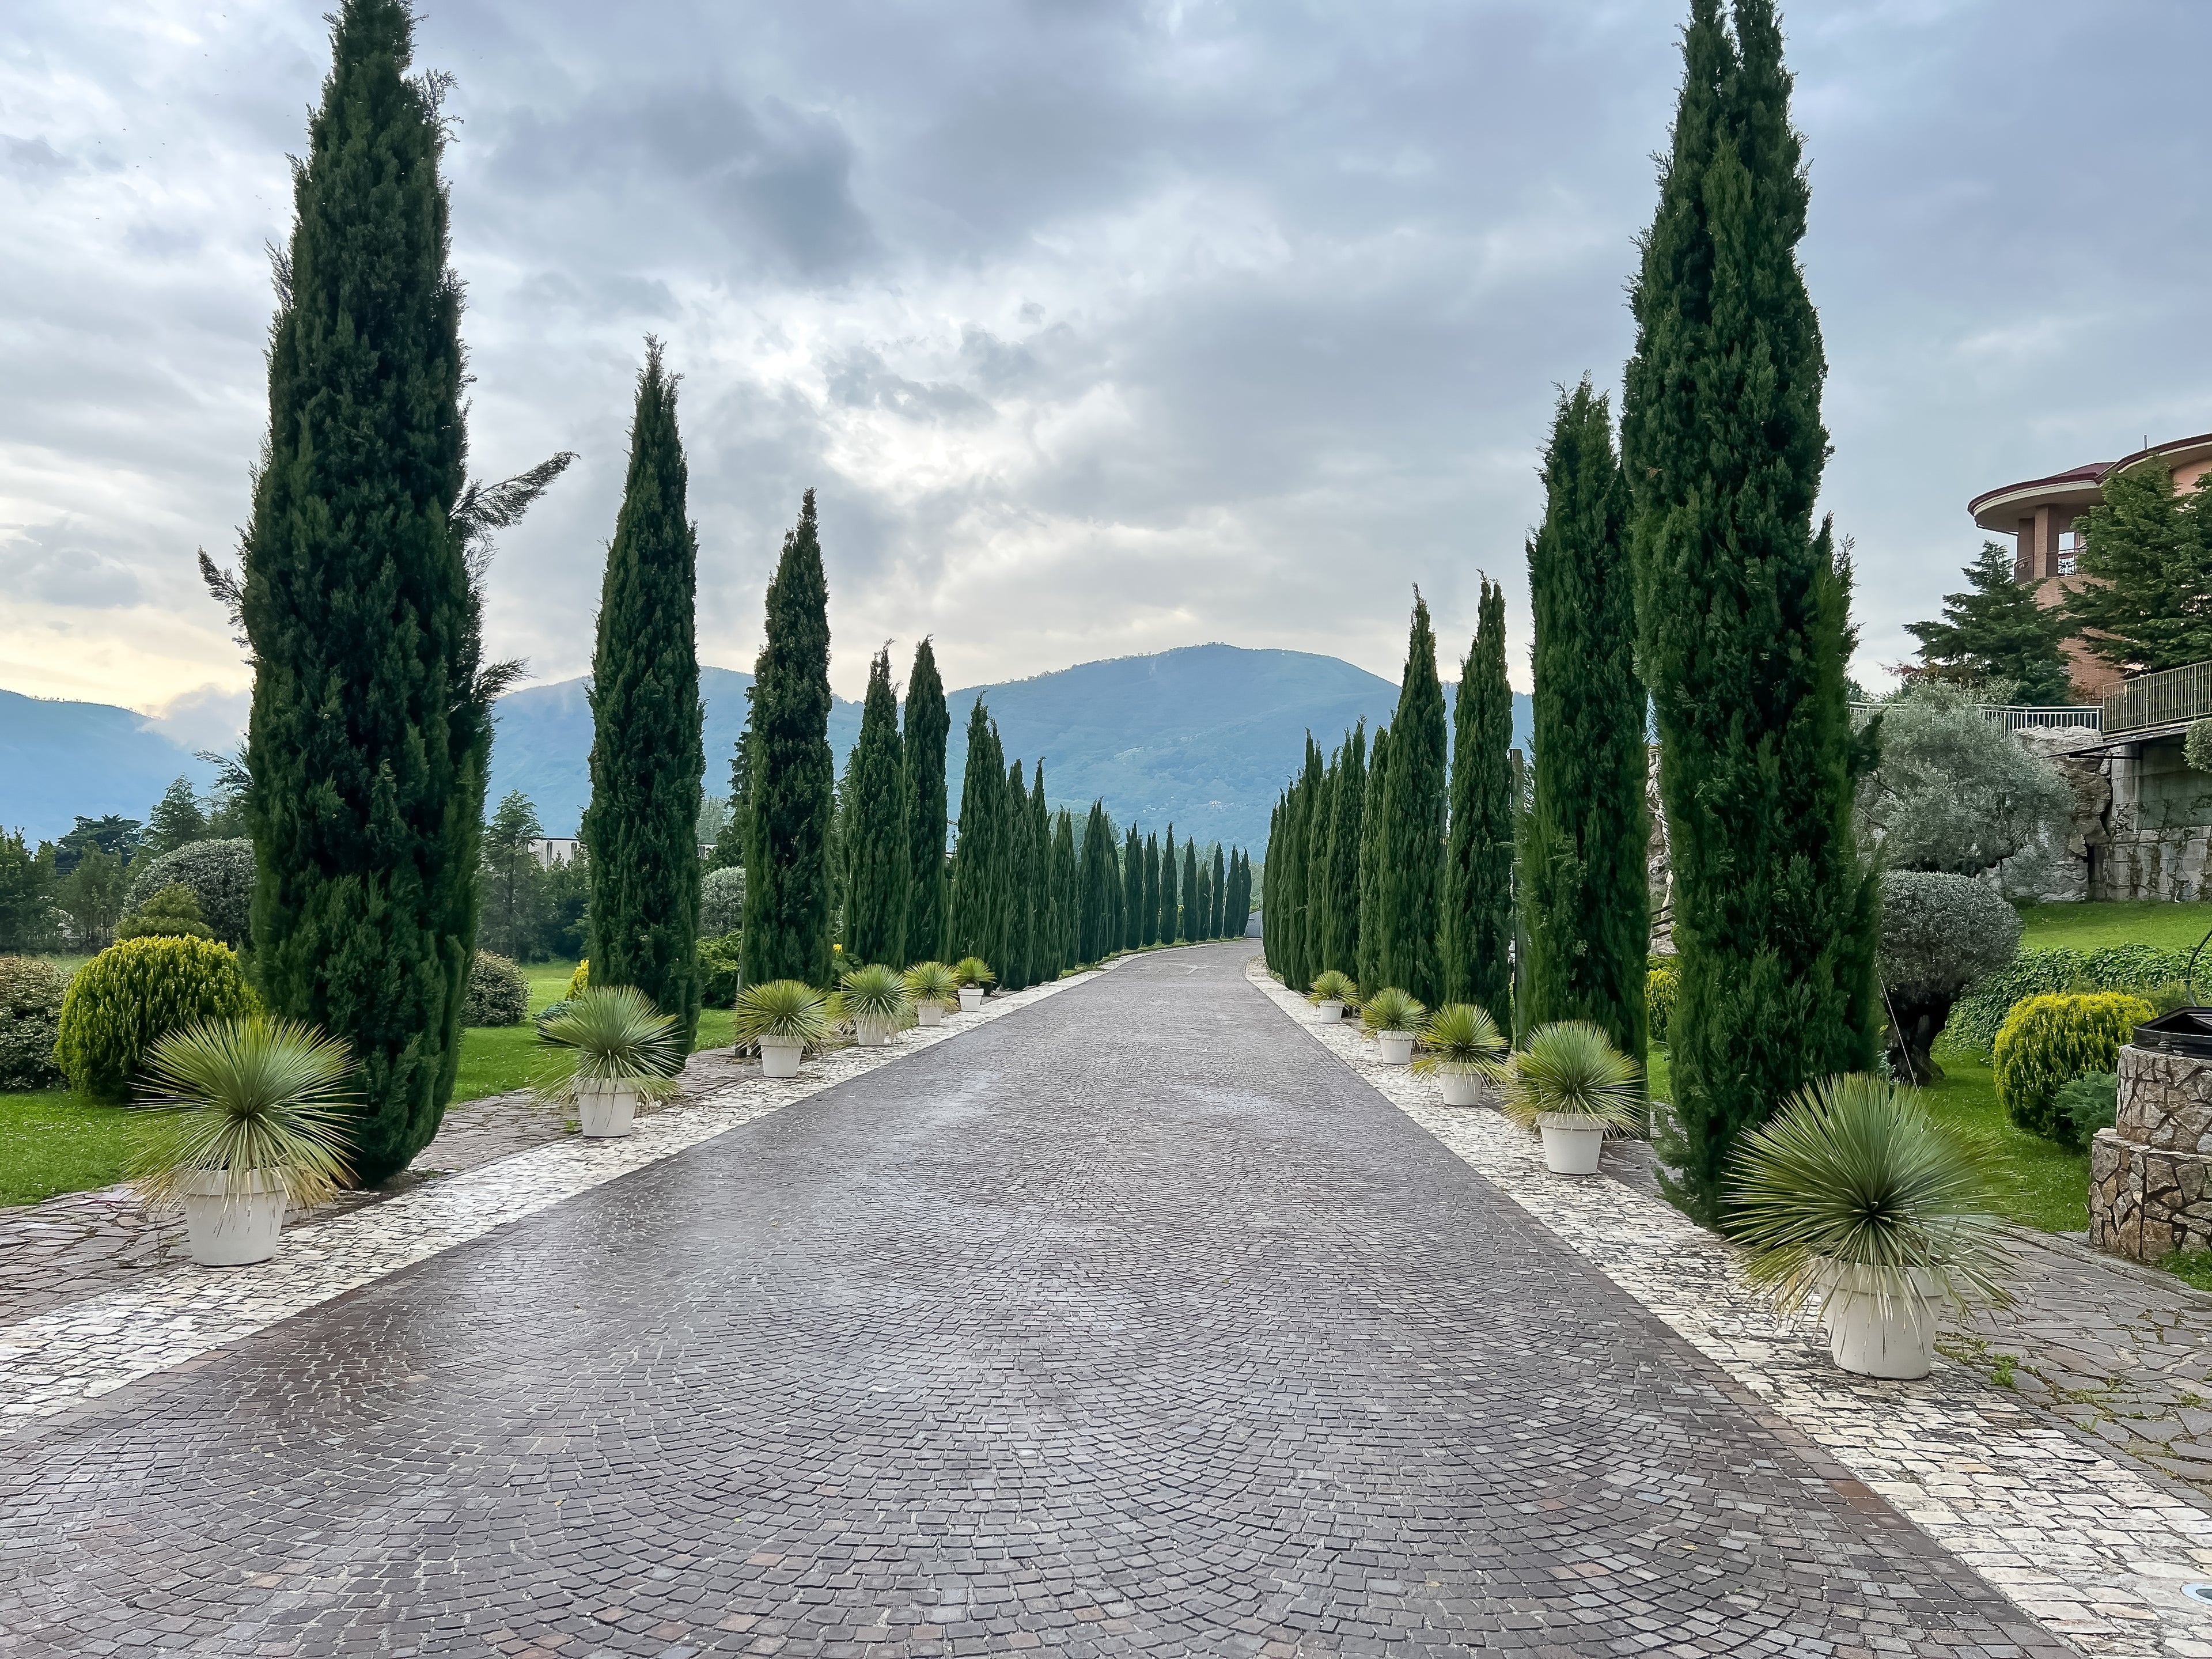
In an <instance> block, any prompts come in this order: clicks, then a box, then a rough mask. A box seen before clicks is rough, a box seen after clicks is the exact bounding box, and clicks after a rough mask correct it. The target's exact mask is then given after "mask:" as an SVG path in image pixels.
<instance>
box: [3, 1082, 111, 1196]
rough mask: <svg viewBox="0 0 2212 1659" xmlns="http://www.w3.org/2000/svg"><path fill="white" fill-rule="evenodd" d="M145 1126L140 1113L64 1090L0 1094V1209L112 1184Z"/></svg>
mask: <svg viewBox="0 0 2212 1659" xmlns="http://www.w3.org/2000/svg"><path fill="white" fill-rule="evenodd" d="M146 1128H147V1120H146V1118H145V1117H144V1116H143V1115H140V1114H138V1113H137V1112H133V1111H131V1110H130V1109H127V1108H125V1107H121V1106H92V1105H88V1104H86V1103H84V1102H82V1101H81V1100H79V1099H78V1098H77V1097H76V1096H75V1095H73V1094H71V1093H70V1091H68V1090H67V1089H41V1090H39V1091H35V1092H33V1093H29V1094H8V1095H0V1206H5V1205H10V1204H36V1203H37V1202H38V1201H39V1200H41V1199H46V1198H52V1197H54V1196H55V1195H56V1194H60V1193H81V1192H84V1191H86V1190H88V1189H89V1188H94V1187H112V1186H113V1185H114V1184H115V1183H116V1182H118V1181H120V1180H122V1179H123V1174H124V1170H125V1167H126V1166H127V1165H128V1164H130V1161H131V1153H132V1152H135V1151H136V1150H137V1146H138V1137H139V1136H140V1135H142V1134H143V1133H145V1130H146Z"/></svg>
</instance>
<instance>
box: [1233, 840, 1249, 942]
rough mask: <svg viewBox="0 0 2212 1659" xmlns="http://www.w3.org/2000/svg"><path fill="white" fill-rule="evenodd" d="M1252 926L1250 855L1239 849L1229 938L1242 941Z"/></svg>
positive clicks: (1243, 849) (1246, 850)
mask: <svg viewBox="0 0 2212 1659" xmlns="http://www.w3.org/2000/svg"><path fill="white" fill-rule="evenodd" d="M1251 926H1252V854H1251V853H1250V851H1249V849H1247V848H1238V849H1237V908H1235V909H1234V910H1233V911H1232V912H1231V915H1230V922H1229V931H1230V933H1231V937H1233V938H1236V939H1243V937H1244V935H1245V933H1247V932H1248V931H1249V929H1250V928H1251Z"/></svg>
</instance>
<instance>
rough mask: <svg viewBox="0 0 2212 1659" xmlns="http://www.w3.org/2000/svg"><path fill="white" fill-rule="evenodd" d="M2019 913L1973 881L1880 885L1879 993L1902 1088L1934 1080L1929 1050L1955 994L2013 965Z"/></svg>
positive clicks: (1898, 874)
mask: <svg viewBox="0 0 2212 1659" xmlns="http://www.w3.org/2000/svg"><path fill="white" fill-rule="evenodd" d="M2019 948H2020V912H2019V911H2017V910H2015V909H2014V908H2012V906H2010V905H2009V904H2007V903H2006V902H2004V901H2003V900H2002V898H2000V897H1998V896H1997V895H1996V890H1994V889H1993V888H1991V887H1990V885H1989V884H1987V883H1986V882H1980V881H1977V880H1975V879H1974V878H1972V876H1957V875H1944V874H1941V873H1938V872H1933V871H1925V870H1892V871H1889V872H1886V873H1885V874H1884V875H1883V877H1882V878H1881V958H1880V961H1881V989H1882V995H1883V998H1884V1001H1885V1006H1886V1007H1887V1012H1888V1015H1889V1064H1890V1069H1891V1071H1892V1073H1894V1074H1895V1075H1896V1076H1898V1077H1899V1078H1900V1079H1904V1080H1905V1081H1907V1082H1912V1083H1926V1082H1929V1081H1930V1080H1931V1079H1935V1078H1936V1077H1939V1076H1941V1075H1942V1073H1940V1072H1939V1071H1938V1070H1937V1068H1936V1062H1935V1061H1934V1060H1932V1059H1930V1058H1929V1053H1928V1051H1929V1048H1932V1047H1934V1046H1935V1042H1936V1036H1937V1034H1938V1033H1939V1032H1941V1031H1942V1029H1943V1023H1944V1022H1945V1021H1946V1020H1948V1018H1950V1017H1951V1005H1952V1003H1953V1002H1954V1001H1955V1000H1957V998H1958V995H1959V993H1960V991H1961V990H1963V989H1964V988H1965V987H1966V986H1968V985H1969V984H1971V983H1972V982H1973V981H1975V980H1977V979H1979V978H1980V977H1982V975H1985V974H1993V973H1996V972H1997V971H1998V970H1999V969H2002V968H2003V967H2004V966H2005V964H2006V963H2009V962H2010V961H2011V960H2012V959H2013V955H2014V953H2015V951H2018V950H2019Z"/></svg>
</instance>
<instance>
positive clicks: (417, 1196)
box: [0, 958, 1126, 1437]
mask: <svg viewBox="0 0 2212 1659" xmlns="http://www.w3.org/2000/svg"><path fill="white" fill-rule="evenodd" d="M1121 960H1126V958H1117V959H1116V960H1115V962H1109V963H1107V964H1106V965H1105V966H1106V969H1112V968H1114V967H1115V966H1117V965H1118V963H1119V962H1120V961H1121ZM1097 971H1104V969H1100V970H1096V971H1094V972H1092V973H1085V974H1078V975H1072V976H1071V977H1069V978H1066V979H1062V980H1057V981H1054V982H1053V983H1052V984H1049V985H1037V986H1032V987H1030V988H1029V989H1028V990H1026V991H1016V992H1012V993H1011V994H1006V995H1002V996H994V997H991V998H989V999H987V1000H986V1001H985V1002H984V1004H983V1006H982V1007H981V1008H980V1009H978V1010H977V1011H976V1012H975V1013H972V1014H953V1015H951V1016H949V1017H948V1019H947V1022H946V1023H945V1024H942V1025H939V1026H935V1027H933V1028H931V1029H929V1030H922V1029H920V1028H917V1029H915V1030H911V1031H907V1032H902V1034H901V1035H900V1036H899V1037H898V1038H897V1040H896V1042H894V1044H893V1045H892V1046H891V1047H890V1048H845V1049H841V1050H838V1051H836V1052H835V1053H833V1054H828V1055H825V1056H823V1058H821V1059H819V1060H809V1061H808V1062H807V1064H806V1066H805V1070H804V1071H803V1072H802V1073H800V1075H799V1076H798V1077H795V1078H793V1079H789V1080H787V1081H786V1080H781V1079H779V1080H775V1081H770V1080H769V1079H763V1078H760V1077H757V1076H756V1077H750V1078H746V1079H742V1080H740V1081H739V1082H737V1083H735V1084H732V1085H730V1086H729V1087H727V1088H724V1089H721V1090H719V1091H716V1092H715V1093H714V1094H712V1095H709V1096H708V1097H706V1098H705V1099H704V1100H702V1101H699V1102H697V1103H692V1104H687V1105H680V1106H676V1107H672V1108H671V1109H668V1110H665V1111H661V1112H656V1113H653V1115H650V1116H647V1117H641V1118H640V1119H639V1120H638V1124H637V1129H636V1133H634V1134H631V1135H629V1136H626V1137H624V1138H623V1139H619V1140H585V1139H581V1138H580V1137H570V1138H568V1139H562V1140H557V1141H553V1142H550V1143H549V1144H547V1145H545V1146H537V1147H533V1148H532V1149H531V1150H529V1151H527V1152H517V1153H515V1154H514V1155H513V1156H512V1157H510V1158H501V1159H499V1160H497V1161H496V1162H495V1163H491V1164H484V1165H483V1166H481V1167H480V1168H477V1169H474V1170H468V1171H466V1172H465V1173H464V1174H460V1175H456V1176H448V1177H447V1178H445V1179H443V1180H440V1181H434V1182H428V1184H426V1185H424V1186H422V1187H418V1188H415V1189H414V1190H413V1191H411V1192H409V1193H405V1194H401V1195H400V1196H399V1197H397V1198H393V1199H390V1200H386V1201H385V1202H383V1203H381V1204H376V1205H372V1206H368V1207H366V1208H363V1209H360V1210H356V1211H353V1212H349V1213H347V1214H344V1215H338V1216H333V1217H331V1218H330V1219H328V1220H325V1221H319V1222H313V1223H310V1224H308V1225H306V1226H302V1227H298V1228H295V1229H294V1230H292V1231H289V1232H287V1233H286V1234H285V1235H284V1237H283V1243H281V1244H280V1245H279V1246H278V1247H277V1251H276V1255H274V1256H272V1257H271V1258H270V1260H268V1261H264V1262H260V1263H258V1264H256V1265H255V1266H253V1267H223V1268H212V1267H189V1266H187V1267H180V1268H179V1269H177V1270H176V1271H174V1272H172V1273H164V1274H161V1276H159V1277H157V1278H153V1279H141V1280H138V1281H137V1282H135V1283H132V1284H130V1285H121V1286H118V1288H117V1289H115V1290H112V1291H103V1292H100V1293H98V1294H95V1295H93V1296H90V1297H86V1298H85V1299H84V1300H83V1301H81V1302H73V1303H70V1304H66V1305H64V1306H63V1307H59V1308H52V1309H49V1310H46V1311H45V1312H43V1313H39V1314H34V1315H33V1316H31V1317H30V1318H28V1319H23V1320H19V1321H17V1322H15V1323H14V1324H12V1325H7V1326H4V1327H0V1437H5V1436H7V1435H9V1434H10V1433H13V1432H15V1431H17V1430H19V1429H20V1428H21V1427H22V1425H25V1424H27V1423H32V1422H36V1421H37V1420H39V1419H41V1418H46V1417H51V1416H52V1415H53V1414H55V1413H58V1412H61V1411H64V1410H66V1409H68V1408H69V1407H70V1406H71V1405H72V1404H74V1403H76V1401H81V1400H87V1399H92V1398H96V1397H97V1396H99V1395H104V1394H108V1393H111V1392H112V1391H113V1390H114V1389H119V1388H121V1387H123V1386H124V1384H125V1383H131V1382H135V1381H137V1379H138V1378H139V1377H142V1376H148V1375H149V1374H150V1373H152V1372H155V1371H158V1370H166V1369H167V1368H168V1367H169V1366H172V1365H175V1364H181V1363H182V1362H184V1361H185V1360H187V1359H191V1358H196V1357H197V1356H198V1355H201V1354H204V1353H206V1352H210V1350H212V1349H215V1348H219V1347H222V1346H224V1345H225V1344H227V1343H231V1342H235V1341H237V1340H240V1338H242V1337H246V1336H250V1335H252V1334H253V1333H254V1332H256V1331H258V1330H263V1329H265V1328H267V1327H269V1326H270V1325H273V1324H275V1323H276V1322H278V1321H279V1320H283V1319H289V1318H290V1317H291V1316H293V1315H294V1314H296V1313H300V1312H302V1311H304V1310H307V1309H308V1308H311V1307H313V1306H314V1305H315V1304H317V1303H320V1302H326V1301H328V1300H329V1299H330V1298H331V1297H335V1296H342V1295H343V1294H344V1293H345V1292H346V1291H351V1290H356V1289H358V1288H359V1287H360V1286H362V1285H367V1284H370V1283H372V1282H374V1280H376V1279H381V1278H383V1277H384V1276H385V1275H386V1274H387V1273H396V1272H397V1271H398V1270H399V1269H400V1268H402V1267H409V1266H410V1265H412V1264H413V1263H415V1262H417V1261H423V1260H425V1259H426V1258H428V1257H430V1256H434V1255H438V1254H439V1253H440V1252H441V1251H444V1250H449V1249H453V1247H454V1246H455V1245H456V1244H463V1243H467V1242H468V1241H469V1240H471V1239H472V1238H480V1237H483V1235H484V1234H485V1233H488V1232H489V1231H491V1230H492V1229H493V1228H495V1227H499V1226H503V1225H506V1224H507V1223H508V1222H510V1221H515V1220H519V1219H520V1218H522V1217H524V1216H526V1215H532V1214H534V1213H536V1212H538V1211H539V1210H543V1209H545V1208H547V1207H549V1206H552V1205H555V1204H558V1203H560V1202H561V1201H562V1200H563V1199H568V1198H573V1197H574V1196H575V1195H576V1194H579V1193H584V1192H588V1191H590V1190H591V1189H592V1188H594V1187H597V1186H599V1185H600V1184H601V1183H603V1182H609V1181H612V1180H614V1179H616V1178H617V1176H625V1175H628V1174H629V1172H630V1171H631V1170H641V1169H643V1168H645V1167H646V1166H647V1164H657V1163H659V1161H660V1160H661V1159H662V1158H671V1157H673V1156H675V1154H677V1153H678V1152H683V1151H684V1150H685V1149H687V1148H689V1147H692V1146H697V1145H699V1143H700V1142H702V1141H704V1140H711V1139H714V1137H715V1136H716V1135H719V1134H723V1133H727V1132H728V1131H730V1130H732V1129H734V1128H737V1127H738V1126H740V1125H741V1124H746V1123H750V1122H753V1121H755V1120H757V1119H759V1118H763V1117H766V1116H767V1115H769V1113H771V1112H776V1111H781V1109H783V1108H785V1107H787V1106H790V1105H794V1104H796V1103H799V1101H802V1100H805V1099H807V1098H809V1097H811V1096H814V1095H817V1094H819V1093H821V1092H822V1091H823V1090H825V1089H830V1088H835V1087H836V1085H838V1084H840V1083H842V1082H845V1081H846V1080H847V1079H850V1078H854V1077H858V1076H860V1074H861V1073H865V1072H872V1071H873V1070H875V1068H876V1067H878V1066H885V1065H889V1064H890V1063H891V1062H892V1061H894V1060H898V1059H900V1058H902V1056H904V1055H907V1054H915V1053H916V1052H918V1051H920V1050H921V1049H923V1048H931V1047H933V1046H934V1045H935V1044H937V1043H939V1042H948V1041H950V1040H951V1039H952V1038H955V1037H957V1036H960V1035H961V1034H962V1033H963V1032H965V1031H969V1030H975V1028H976V1027H977V1026H979V1025H986V1024H990V1023H991V1022H992V1021H993V1020H995V1019H1003V1018H1006V1016H1007V1015H1008V1014H1011V1013H1014V1012H1018V1011H1019V1010H1020V1009H1023V1008H1025V1007H1027V1006H1030V1004H1031V1003H1034V1002H1036V1001H1039V1000H1042V999H1043V998H1045V997H1048V996H1052V995H1054V994H1057V993H1059V992H1060V991H1064V990H1066V989H1068V988H1069V987H1072V986H1075V985H1080V984H1084V983H1085V982H1087V981H1090V980H1091V979H1093V978H1095V977H1096V976H1097Z"/></svg>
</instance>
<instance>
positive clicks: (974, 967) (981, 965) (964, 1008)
mask: <svg viewBox="0 0 2212 1659" xmlns="http://www.w3.org/2000/svg"><path fill="white" fill-rule="evenodd" d="M952 976H953V978H955V979H956V980H957V981H959V982H960V1012H962V1013H963V1014H972V1013H974V1012H975V1011H976V1010H977V1009H978V1008H980V1007H981V1006H983V994H984V993H985V992H987V991H988V990H989V989H990V988H991V981H993V980H994V979H996V978H998V975H996V974H994V973H993V972H992V971H991V964H990V963H987V962H986V961H984V960H983V958H982V957H961V958H960V960H959V961H957V962H956V963H953V964H952Z"/></svg>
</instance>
